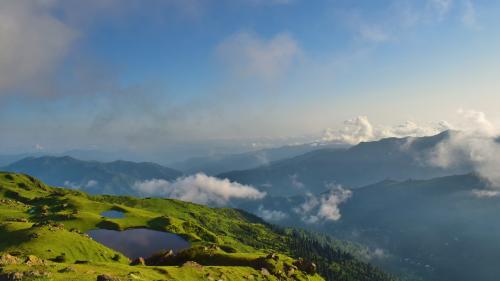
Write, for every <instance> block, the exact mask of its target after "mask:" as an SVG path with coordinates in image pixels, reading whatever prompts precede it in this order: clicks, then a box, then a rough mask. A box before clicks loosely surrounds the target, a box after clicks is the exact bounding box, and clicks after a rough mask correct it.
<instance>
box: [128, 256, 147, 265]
mask: <svg viewBox="0 0 500 281" xmlns="http://www.w3.org/2000/svg"><path fill="white" fill-rule="evenodd" d="M130 265H146V261H145V260H144V258H143V257H139V258H137V259H135V260H133V261H132V262H131V263H130Z"/></svg>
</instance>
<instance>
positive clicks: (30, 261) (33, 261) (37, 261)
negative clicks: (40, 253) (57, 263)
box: [24, 255, 47, 266]
mask: <svg viewBox="0 0 500 281" xmlns="http://www.w3.org/2000/svg"><path fill="white" fill-rule="evenodd" d="M24 263H25V264H26V265H28V266H33V265H44V264H46V263H47V262H46V261H44V260H42V259H41V258H39V257H37V256H34V255H29V256H28V257H27V258H26V260H25V261H24Z"/></svg>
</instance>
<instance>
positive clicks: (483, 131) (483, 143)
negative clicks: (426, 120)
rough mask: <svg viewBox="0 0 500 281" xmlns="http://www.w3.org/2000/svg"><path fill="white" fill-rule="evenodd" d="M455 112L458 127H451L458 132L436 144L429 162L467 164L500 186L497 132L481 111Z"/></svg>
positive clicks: (496, 185)
mask: <svg viewBox="0 0 500 281" xmlns="http://www.w3.org/2000/svg"><path fill="white" fill-rule="evenodd" d="M458 114H459V116H460V117H461V121H460V123H459V125H458V126H453V128H455V129H457V130H458V131H454V132H452V133H451V134H450V137H449V138H448V139H447V140H445V141H443V142H441V143H439V144H438V145H437V147H436V148H435V150H434V151H433V152H432V154H431V155H430V157H429V162H430V163H431V165H434V166H437V167H443V168H449V167H456V166H460V165H463V164H464V163H468V164H470V165H472V166H473V168H474V170H475V172H477V173H478V174H479V175H480V176H481V177H483V178H484V179H486V180H487V181H488V182H489V183H490V184H491V186H492V187H495V188H500V170H499V169H498V167H500V143H499V141H498V136H499V131H498V130H497V129H496V127H495V126H494V125H493V123H492V122H490V121H489V120H488V119H487V118H486V114H484V113H483V112H480V111H475V110H459V111H458Z"/></svg>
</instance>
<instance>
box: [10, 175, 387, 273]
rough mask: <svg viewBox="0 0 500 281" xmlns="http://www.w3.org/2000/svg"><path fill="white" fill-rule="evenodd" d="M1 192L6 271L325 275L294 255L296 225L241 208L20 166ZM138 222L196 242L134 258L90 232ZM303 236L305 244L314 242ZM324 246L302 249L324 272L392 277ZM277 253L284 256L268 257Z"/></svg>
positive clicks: (136, 225) (296, 251) (130, 225)
mask: <svg viewBox="0 0 500 281" xmlns="http://www.w3.org/2000/svg"><path fill="white" fill-rule="evenodd" d="M0 200H1V201H0V221H1V222H0V252H1V253H2V260H0V264H2V263H3V264H4V265H3V271H4V273H2V274H11V273H10V272H13V271H17V272H22V274H23V276H24V277H23V278H24V279H23V280H29V278H31V277H30V276H31V275H33V274H34V275H33V276H35V275H37V274H38V275H40V274H41V275H43V276H45V275H47V276H49V275H50V279H51V280H95V279H96V277H97V276H98V275H100V274H109V275H112V276H115V277H119V278H122V279H124V280H129V279H138V280H140V279H142V280H207V277H208V276H211V277H212V278H214V280H218V279H223V280H248V279H249V278H250V279H252V278H253V279H254V280H279V279H280V278H281V279H291V280H323V279H322V277H320V275H318V274H314V273H312V272H309V273H306V272H305V271H306V270H301V269H299V268H296V267H291V265H292V264H293V263H294V262H295V261H296V259H293V258H291V257H296V258H298V255H297V254H298V253H299V251H298V248H300V247H297V241H298V240H297V238H294V236H293V235H291V234H290V233H291V232H290V231H283V230H279V229H278V230H277V229H275V228H274V227H272V226H270V225H267V224H265V223H264V222H262V221H261V220H260V219H259V218H257V217H255V216H252V215H250V214H247V213H245V212H243V211H239V210H234V209H223V208H222V209H214V208H208V207H204V206H200V205H196V204H191V203H186V202H181V201H177V200H169V199H136V198H132V197H116V196H90V195H87V194H85V193H82V192H79V191H74V190H65V189H59V188H53V187H49V186H47V185H45V184H43V183H42V182H40V181H38V180H37V179H35V178H33V177H30V176H26V175H21V174H13V173H0ZM110 209H114V210H120V211H122V212H124V213H125V214H126V215H125V218H122V219H109V218H103V217H101V216H100V213H101V212H103V211H106V210H110ZM136 227H145V228H150V229H155V230H161V231H169V232H172V233H176V234H179V235H181V236H182V237H184V238H186V239H187V240H188V241H190V243H191V245H192V248H190V249H188V250H186V251H185V252H183V253H180V254H179V255H178V258H177V260H176V261H175V262H174V264H169V265H168V266H131V265H129V262H130V261H129V260H128V258H126V257H125V256H123V255H122V254H120V253H117V252H115V251H113V250H111V249H109V248H107V247H105V246H103V245H101V244H99V243H97V242H95V241H93V240H92V239H90V238H89V237H88V236H87V235H85V234H83V233H84V232H85V231H87V230H90V229H94V228H106V229H126V228H136ZM303 241H304V242H302V243H301V245H302V244H303V245H308V244H307V243H308V242H305V241H306V240H305V239H304V240H303ZM292 245H295V247H293V246H292ZM311 249H312V248H311ZM325 249H326V250H325V254H327V255H328V257H336V260H335V259H332V258H325V257H321V256H320V255H317V254H314V255H311V256H307V254H306V255H302V256H303V257H304V258H305V259H307V260H312V261H316V262H317V263H318V270H319V271H320V272H322V274H323V275H324V276H329V277H330V278H333V277H335V278H336V279H335V280H390V278H389V277H388V276H387V275H385V274H384V273H382V272H380V271H378V270H377V269H375V268H373V267H371V266H369V265H367V264H364V263H361V262H359V261H356V260H355V259H353V258H351V257H349V256H348V255H339V254H338V253H337V252H336V251H335V249H332V248H328V247H326V248H325ZM158 250H159V251H160V250H163V249H158ZM309 252H310V253H313V251H307V253H309ZM270 253H277V256H278V257H279V258H277V259H273V258H269V257H268V255H269V254H270ZM302 253H303V252H302ZM333 254H337V255H336V256H335V255H333ZM29 255H34V256H36V258H35V260H36V261H37V262H36V263H37V264H38V265H33V264H32V265H27V264H26V259H27V257H28V256H29ZM5 260H7V261H5ZM28 264H30V262H29V260H28ZM263 268H264V269H263ZM290 268H294V270H293V271H292V272H291V270H290ZM33 271H38V272H35V273H36V274H35V273H33ZM12 274H13V273H12ZM131 274H132V277H131ZM33 276H32V277H33ZM250 276H252V277H250ZM35 277H36V276H35ZM38 277H40V276H38ZM38 277H37V278H38Z"/></svg>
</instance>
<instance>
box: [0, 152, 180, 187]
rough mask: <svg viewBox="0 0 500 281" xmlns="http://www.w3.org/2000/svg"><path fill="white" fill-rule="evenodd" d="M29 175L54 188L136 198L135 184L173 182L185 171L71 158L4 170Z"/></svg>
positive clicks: (15, 165)
mask: <svg viewBox="0 0 500 281" xmlns="http://www.w3.org/2000/svg"><path fill="white" fill-rule="evenodd" d="M0 170H4V171H11V172H19V173H26V174H30V175H33V176H36V177H38V178H40V179H42V180H43V181H45V182H47V183H48V184H51V185H56V186H64V187H68V188H75V189H81V190H83V191H86V192H89V193H93V194H120V195H123V194H126V195H134V194H136V192H135V190H133V189H132V185H133V184H134V183H135V182H136V181H144V180H149V179H164V180H173V179H176V178H177V177H180V176H181V175H182V173H181V172H179V171H176V170H174V169H170V168H166V167H163V166H161V165H158V164H155V163H149V162H142V163H136V162H129V161H113V162H106V163H102V162H97V161H83V160H78V159H75V158H72V157H69V156H63V157H53V156H43V157H28V158H25V159H22V160H19V161H17V162H15V163H12V164H10V165H8V166H5V167H3V168H0Z"/></svg>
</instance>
